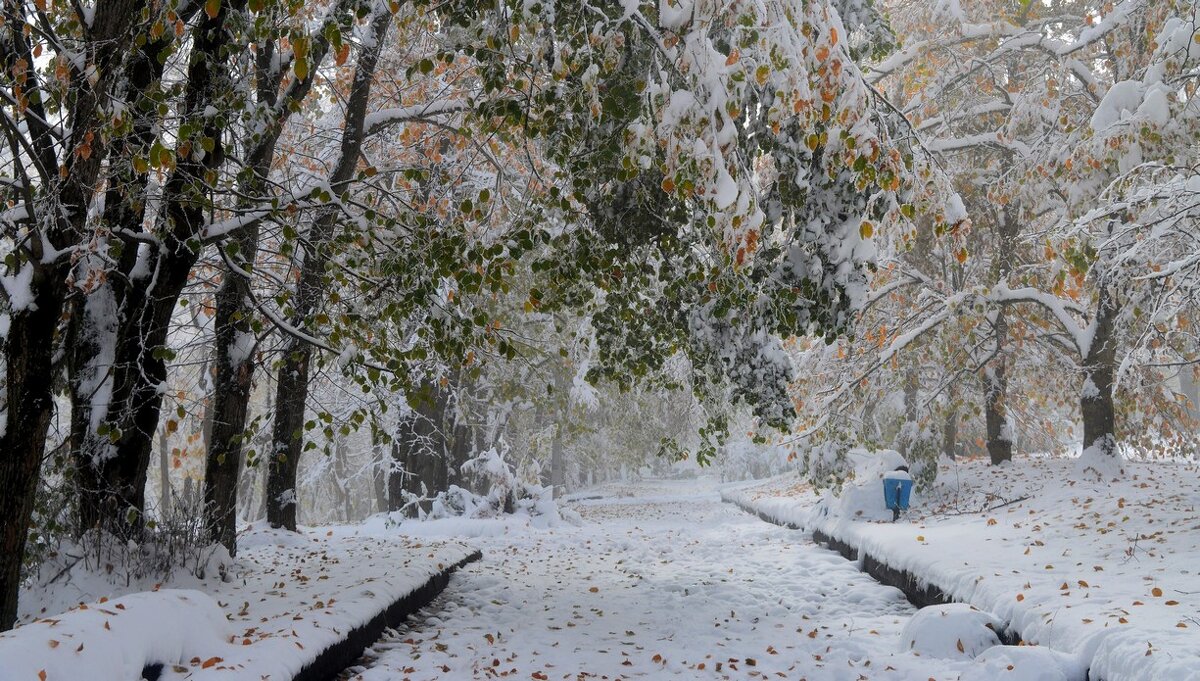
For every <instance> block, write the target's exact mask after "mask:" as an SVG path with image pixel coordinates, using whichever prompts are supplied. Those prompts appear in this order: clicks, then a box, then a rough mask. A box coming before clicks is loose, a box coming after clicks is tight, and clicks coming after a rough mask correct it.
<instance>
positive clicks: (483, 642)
mask: <svg viewBox="0 0 1200 681" xmlns="http://www.w3.org/2000/svg"><path fill="white" fill-rule="evenodd" d="M615 491H616V492H617V494H619V495H621V496H614V497H609V498H604V499H597V500H588V501H581V502H576V503H574V504H572V507H573V508H575V509H576V510H577V511H579V513H580V515H581V516H582V517H583V520H584V522H583V524H582V525H581V526H579V527H573V526H561V527H556V528H552V529H541V530H538V529H530V528H513V527H511V526H509V527H507V529H506V530H505V531H504V532H503V533H498V534H496V535H495V536H490V537H478V538H476V539H473V540H472V542H473V543H475V544H476V545H478V546H479V547H480V548H481V549H482V550H483V553H484V559H483V561H481V562H479V563H475V564H473V565H471V566H469V567H467V568H466V569H464V570H462V571H460V572H459V573H457V574H456V575H455V576H454V577H453V579H452V581H451V583H450V586H449V588H448V589H447V590H446V592H445V593H444V594H443V595H442V596H441V597H440V598H439V599H438V600H437V601H435V602H434V604H433V605H432V606H430V607H429V608H428V609H427V610H426V611H425V612H424V613H422V614H421V615H420V616H418V617H417V618H416V619H414V620H413V621H411V622H409V623H408V624H407V625H406V626H405V627H404V628H402V629H401V630H399V631H396V632H393V633H391V634H389V636H387V637H385V639H384V640H383V641H381V642H380V643H378V644H377V645H376V646H375V648H374V651H373V652H371V653H369V654H368V658H367V659H368V660H369V666H368V668H366V669H360V670H356V671H357V672H360V673H355V674H353V675H351V676H349V677H348V678H353V679H359V678H361V679H365V680H375V681H378V680H388V681H400V680H401V679H411V680H413V681H417V680H421V679H470V678H484V679H486V678H501V677H507V678H515V679H531V678H532V679H602V678H606V677H607V678H608V679H620V678H664V677H672V678H688V679H693V678H697V679H699V678H714V679H721V678H732V679H743V678H785V679H810V680H815V679H839V680H840V679H861V678H867V679H922V680H924V679H927V678H935V679H939V680H941V679H957V678H959V677H960V674H961V673H962V672H964V671H981V670H979V666H980V665H979V663H975V662H971V661H949V660H935V659H929V658H920V657H917V656H915V655H911V654H908V653H899V652H896V651H897V650H898V646H899V637H900V630H901V628H902V627H903V625H904V623H905V622H906V621H907V620H908V618H909V617H910V616H911V615H912V614H913V612H914V610H913V608H912V606H910V605H909V604H908V603H907V602H906V601H905V600H904V597H903V596H902V595H901V593H900V592H899V591H898V590H896V589H893V588H891V587H885V586H882V585H880V584H878V583H876V582H875V581H873V580H872V579H871V578H869V577H867V576H866V575H864V574H862V573H860V572H859V571H858V570H857V569H856V568H855V566H854V565H853V564H852V563H849V562H847V561H845V560H844V559H842V558H841V557H840V556H838V555H836V554H834V553H832V552H830V551H827V550H824V549H822V548H819V547H817V546H815V545H814V544H812V543H811V542H810V541H808V540H807V539H806V536H805V535H804V534H802V533H800V532H796V531H791V530H787V529H784V528H780V527H777V526H774V525H770V524H768V523H765V522H762V521H761V520H758V519H757V518H754V517H752V516H749V515H747V514H745V513H742V512H741V511H738V510H737V509H736V508H734V507H732V506H730V505H727V504H722V503H721V502H720V499H719V497H718V495H717V493H716V490H715V485H713V484H711V483H708V484H706V483H703V482H699V483H698V482H680V483H653V484H650V483H646V484H640V485H636V486H627V487H625V488H624V489H620V490H615ZM625 495H628V496H625ZM972 668H974V669H972ZM988 678H990V677H988Z"/></svg>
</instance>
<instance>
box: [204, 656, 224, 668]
mask: <svg viewBox="0 0 1200 681" xmlns="http://www.w3.org/2000/svg"><path fill="white" fill-rule="evenodd" d="M223 661H224V660H222V659H221V658H219V657H210V658H208V659H207V660H205V661H204V662H203V663H202V664H201V665H200V668H201V669H208V668H209V667H212V666H213V665H216V664H219V663H221V662H223Z"/></svg>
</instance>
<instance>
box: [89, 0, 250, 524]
mask: <svg viewBox="0 0 1200 681" xmlns="http://www.w3.org/2000/svg"><path fill="white" fill-rule="evenodd" d="M228 11H229V10H228V7H227V6H225V5H222V6H220V8H219V9H218V11H217V12H216V14H215V15H213V16H209V15H208V14H207V13H206V14H204V15H202V16H201V17H200V18H199V24H198V26H197V27H196V29H195V32H194V35H193V49H192V52H191V55H190V63H189V64H188V72H187V80H186V82H187V89H186V92H185V93H184V103H183V111H182V116H183V118H184V119H186V120H189V121H193V122H198V121H203V123H202V124H201V125H200V126H199V127H200V130H201V131H202V132H203V134H204V136H205V137H206V138H207V139H210V140H213V145H214V147H213V150H212V151H211V152H208V153H206V154H204V155H203V158H201V157H200V155H199V154H196V153H191V154H183V153H178V154H176V157H177V163H176V166H175V168H174V170H173V172H172V173H171V175H170V177H169V179H168V180H167V182H166V185H165V187H164V190H163V204H164V206H165V208H164V220H165V224H164V225H163V228H162V232H163V235H162V238H161V243H160V244H158V245H156V246H153V247H150V249H149V253H148V264H149V269H148V271H149V272H150V274H148V275H147V276H144V277H139V278H131V279H130V282H129V286H128V287H127V289H128V290H127V292H126V295H125V298H124V300H123V305H122V308H123V309H124V310H126V314H127V316H125V317H123V318H122V319H120V320H119V324H118V327H117V329H116V332H115V339H114V340H115V348H116V352H115V361H114V363H113V373H112V378H111V380H112V399H111V401H110V403H109V407H108V413H107V424H108V425H109V427H110V428H111V435H110V436H109V440H110V441H111V442H112V444H113V445H114V447H113V448H112V452H113V454H112V455H111V456H110V455H108V454H107V453H104V454H103V455H101V456H94V455H91V453H90V452H88V451H87V450H86V449H84V450H81V451H79V452H78V456H77V461H78V462H79V463H80V464H81V466H80V470H79V471H77V474H78V475H80V478H81V480H82V481H83V482H84V485H83V486H82V488H81V495H80V500H79V504H80V519H81V522H82V525H83V527H85V528H89V527H97V526H98V527H101V528H104V529H105V530H107V531H109V532H112V533H114V534H116V535H117V536H120V537H122V538H126V539H136V538H137V537H139V536H140V534H141V530H142V528H143V524H144V522H145V490H146V474H147V469H148V468H149V463H150V452H151V449H152V446H153V444H152V438H153V435H154V432H155V431H156V430H157V429H158V420H159V413H160V410H161V408H162V391H161V386H162V385H163V383H164V382H165V381H166V378H167V367H166V360H167V358H168V356H169V354H170V353H169V350H168V348H167V332H168V329H169V328H170V324H171V317H172V314H173V313H174V310H175V305H176V303H177V301H178V300H179V296H180V294H181V293H182V291H183V288H184V287H185V286H186V285H187V282H188V280H189V276H190V271H191V267H192V265H193V264H194V263H195V262H196V259H197V258H198V257H199V253H198V251H197V246H196V244H194V243H193V239H194V238H195V237H196V235H197V234H199V232H200V230H201V229H202V228H203V226H204V224H205V215H204V211H205V205H206V203H207V201H208V198H207V196H206V193H207V191H208V188H209V182H208V179H207V174H208V173H210V172H212V171H213V170H214V169H215V168H216V167H217V166H218V165H219V164H220V161H221V158H222V156H223V153H222V151H221V137H222V134H221V133H222V131H221V130H219V129H218V128H217V125H216V122H215V121H214V120H213V119H212V118H210V117H205V116H204V115H203V113H204V111H205V110H206V109H207V108H208V107H209V106H210V105H211V104H212V103H214V102H216V101H217V99H218V97H219V93H221V92H225V91H228V90H229V89H230V87H231V85H230V83H229V76H228V74H229V61H230V59H233V58H234V57H235V55H234V54H233V53H232V51H231V50H229V47H230V41H229V36H228V34H227V32H226V30H225V19H226V17H227V16H228ZM182 144H183V142H181V145H182ZM188 144H191V142H190V141H189V142H188ZM181 148H182V147H181ZM79 364H80V365H81V366H94V364H95V361H94V359H93V358H86V357H85V358H80V361H79Z"/></svg>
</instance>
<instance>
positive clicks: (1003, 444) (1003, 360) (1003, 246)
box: [983, 161, 1021, 466]
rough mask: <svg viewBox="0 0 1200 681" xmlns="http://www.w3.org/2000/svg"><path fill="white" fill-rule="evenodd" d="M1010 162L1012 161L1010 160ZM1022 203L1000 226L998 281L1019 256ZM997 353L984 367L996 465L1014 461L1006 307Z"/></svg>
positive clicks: (1000, 314) (998, 321)
mask: <svg viewBox="0 0 1200 681" xmlns="http://www.w3.org/2000/svg"><path fill="white" fill-rule="evenodd" d="M1006 163H1008V161H1006ZM1019 220H1020V215H1019V206H1014V205H1006V206H1005V207H1004V208H1003V209H1002V211H1001V214H1000V215H999V218H998V224H997V229H996V268H995V272H994V275H993V281H994V283H1005V284H1006V283H1008V277H1009V274H1010V273H1011V272H1012V268H1013V262H1014V260H1015V259H1016V241H1017V237H1018V236H1019V235H1020V231H1021V225H1020V221H1019ZM992 328H993V330H994V332H995V336H994V338H995V351H994V352H995V357H994V358H993V359H992V361H991V362H989V363H988V364H987V366H985V367H984V368H983V410H984V423H985V424H986V428H987V450H988V457H989V458H990V459H991V463H992V465H993V466H997V465H999V464H1001V463H1004V462H1005V461H1011V460H1012V455H1013V443H1012V436H1013V434H1012V432H1011V429H1010V428H1009V427H1008V407H1007V404H1008V316H1007V311H1006V310H1005V309H1004V307H1002V306H1001V307H999V308H998V309H997V310H996V312H995V321H994V323H993V324H992Z"/></svg>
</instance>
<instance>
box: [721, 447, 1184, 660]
mask: <svg viewBox="0 0 1200 681" xmlns="http://www.w3.org/2000/svg"><path fill="white" fill-rule="evenodd" d="M885 468H886V466H885ZM878 472H879V471H874V473H873V474H869V475H864V476H859V478H858V479H857V480H856V482H855V484H854V485H852V486H851V487H850V488H849V489H848V491H847V492H846V493H845V494H843V497H842V498H840V499H837V498H832V497H830V496H828V495H826V496H824V497H822V496H821V495H818V494H817V493H816V492H814V491H813V490H812V489H811V488H810V487H808V486H807V485H804V484H803V483H801V482H799V480H798V479H797V478H796V476H795V475H788V476H782V477H779V478H776V479H773V480H771V481H768V482H765V483H759V484H756V485H750V486H743V487H741V488H739V489H737V490H727V491H726V496H727V498H729V499H730V500H734V501H737V502H739V503H742V504H746V505H749V506H751V507H753V508H754V509H755V510H757V511H760V512H762V513H764V514H766V515H767V516H769V517H772V518H775V519H777V520H779V521H782V522H788V523H793V524H795V525H798V526H800V527H803V528H805V529H808V530H814V529H815V530H821V531H823V532H825V533H826V534H829V535H830V536H833V537H835V538H837V539H840V540H842V541H844V542H846V543H848V544H850V545H851V546H853V547H856V548H858V549H859V550H860V551H866V552H867V553H869V554H870V555H871V556H873V557H875V558H876V559H878V560H881V561H882V562H884V563H886V564H887V565H889V566H891V567H893V568H897V569H901V570H907V571H909V572H912V573H913V574H915V575H917V576H919V577H920V578H922V579H924V580H926V581H927V582H928V583H931V584H933V585H935V586H937V587H939V588H941V589H942V590H944V591H945V592H947V593H948V594H950V595H951V596H952V597H953V598H954V599H955V600H959V601H963V602H968V603H971V604H973V605H974V606H976V607H978V608H980V609H982V610H985V611H988V612H990V613H992V614H994V615H995V616H997V617H998V618H1000V619H1001V620H1003V621H1005V622H1008V623H1009V624H1011V626H1013V627H1014V628H1015V629H1016V630H1017V632H1018V633H1019V634H1020V635H1021V636H1022V637H1023V638H1024V639H1025V640H1026V641H1028V642H1031V643H1036V644H1038V645H1041V646H1048V647H1050V648H1053V649H1056V650H1060V651H1064V652H1067V653H1070V654H1073V655H1075V656H1077V659H1079V660H1080V661H1081V662H1082V663H1083V664H1086V665H1088V666H1090V667H1091V673H1092V675H1093V678H1100V679H1104V680H1105V681H1126V680H1129V681H1133V680H1140V679H1162V680H1164V681H1166V680H1169V681H1177V680H1180V679H1200V568H1198V567H1197V562H1196V559H1197V556H1200V469H1198V467H1197V466H1196V465H1195V464H1194V463H1180V462H1127V463H1126V464H1125V475H1124V476H1122V477H1119V478H1106V479H1103V480H1101V479H1097V477H1096V476H1095V475H1085V474H1081V472H1080V471H1079V470H1078V469H1077V465H1076V463H1075V462H1074V461H1072V460H1070V459H1055V458H1020V459H1018V460H1016V461H1014V462H1012V463H1011V464H1006V465H1004V466H1002V467H998V468H997V467H991V466H988V465H986V462H984V461H964V462H961V463H957V464H952V463H946V462H944V463H943V464H942V467H941V469H940V470H939V475H938V480H937V482H936V483H935V485H934V486H933V487H932V488H931V489H930V490H928V491H927V492H926V493H925V494H923V495H920V496H918V497H917V498H916V500H915V503H914V507H913V509H912V510H911V511H910V512H909V513H908V514H907V515H906V516H905V517H902V518H901V520H900V522H899V523H897V524H892V523H890V522H880V521H879V520H880V518H883V517H886V518H887V519H888V520H890V518H891V516H890V514H888V513H886V512H885V511H882V503H883V502H882V491H881V486H880V482H879V480H878Z"/></svg>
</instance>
